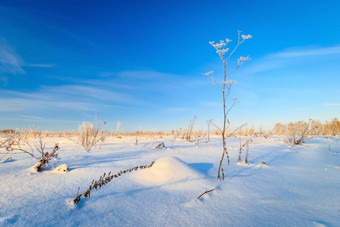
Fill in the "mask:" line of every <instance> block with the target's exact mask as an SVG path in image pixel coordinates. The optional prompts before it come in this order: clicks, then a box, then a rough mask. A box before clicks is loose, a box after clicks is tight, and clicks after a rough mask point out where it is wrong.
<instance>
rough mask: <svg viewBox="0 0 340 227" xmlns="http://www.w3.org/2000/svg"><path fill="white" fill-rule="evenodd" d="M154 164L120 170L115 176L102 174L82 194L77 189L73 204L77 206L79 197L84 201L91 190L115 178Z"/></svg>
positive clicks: (88, 196)
mask: <svg viewBox="0 0 340 227" xmlns="http://www.w3.org/2000/svg"><path fill="white" fill-rule="evenodd" d="M154 163H155V162H154V161H153V162H151V163H150V164H149V165H144V166H136V167H133V168H130V169H127V170H122V171H120V172H118V173H116V174H111V172H109V174H108V175H107V176H106V173H104V174H103V176H100V178H99V180H97V181H95V180H93V181H92V183H91V185H90V186H89V188H88V189H87V190H86V191H85V192H84V193H82V194H79V189H80V188H78V193H77V195H76V198H74V199H73V203H74V204H78V203H79V201H80V199H81V197H84V199H86V198H90V196H91V190H93V189H95V190H97V189H98V188H101V187H102V186H103V185H106V184H107V183H109V182H110V181H111V180H112V179H113V178H117V177H120V176H121V175H123V174H126V173H130V172H132V171H137V170H140V169H147V168H151V167H152V166H153V164H154Z"/></svg>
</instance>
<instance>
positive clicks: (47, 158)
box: [33, 144, 60, 172]
mask: <svg viewBox="0 0 340 227" xmlns="http://www.w3.org/2000/svg"><path fill="white" fill-rule="evenodd" d="M42 148H43V149H42V150H41V158H40V160H39V162H38V163H37V164H35V165H34V166H33V168H34V170H36V171H38V172H41V171H43V169H44V167H45V166H47V165H48V164H50V162H51V161H52V159H57V158H58V154H57V151H58V150H59V149H60V148H59V146H58V144H56V145H55V146H54V148H53V150H52V151H51V152H50V153H49V152H44V149H45V145H42Z"/></svg>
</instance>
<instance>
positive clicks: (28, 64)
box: [24, 63, 55, 68]
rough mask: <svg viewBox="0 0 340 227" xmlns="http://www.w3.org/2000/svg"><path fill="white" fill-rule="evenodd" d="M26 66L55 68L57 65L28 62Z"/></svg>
mask: <svg viewBox="0 0 340 227" xmlns="http://www.w3.org/2000/svg"><path fill="white" fill-rule="evenodd" d="M24 66H26V67H33V68H53V67H55V64H32V63H27V64H25V65H24Z"/></svg>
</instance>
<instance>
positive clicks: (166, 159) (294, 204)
mask: <svg viewBox="0 0 340 227" xmlns="http://www.w3.org/2000/svg"><path fill="white" fill-rule="evenodd" d="M283 139H284V138H282V137H281V138H280V137H270V138H269V139H264V138H260V137H258V138H255V139H253V143H251V144H250V146H249V165H245V164H237V156H238V148H239V139H238V138H232V139H228V148H229V152H230V153H231V164H230V166H226V164H225V166H224V172H225V180H224V181H218V180H217V179H216V176H217V168H218V162H219V158H220V156H221V140H220V138H214V139H212V140H211V141H210V143H204V141H206V140H203V139H202V141H201V143H200V147H199V148H197V147H196V145H195V144H193V143H187V142H185V141H183V140H175V139H174V138H172V137H168V138H165V139H161V140H158V141H154V140H153V139H144V140H143V139H140V141H141V142H140V143H139V144H138V145H134V144H133V141H134V140H135V138H133V137H130V138H123V139H117V138H111V139H110V138H109V139H107V140H106V142H105V144H103V145H102V146H101V147H100V148H99V147H97V148H95V149H93V150H91V151H90V152H89V153H87V152H85V151H84V150H83V149H82V148H81V146H79V144H78V142H77V139H76V138H69V139H61V138H47V139H44V141H45V142H46V143H47V148H48V149H47V150H48V151H50V150H52V148H53V146H54V144H55V143H59V146H60V150H59V158H60V159H59V164H67V165H72V166H71V168H70V171H68V172H66V173H64V174H60V173H56V172H54V171H52V170H47V171H44V172H40V173H37V172H36V173H34V172H32V171H31V170H30V168H31V167H32V166H33V165H34V164H35V163H36V162H37V160H35V159H33V158H32V157H30V156H29V155H27V154H19V153H15V154H11V155H9V156H11V157H12V159H11V160H8V161H5V162H4V159H3V160H2V161H1V162H0V226H94V225H97V226H340V138H339V137H327V138H324V137H317V138H313V139H310V140H308V141H307V142H306V143H305V144H304V145H303V146H295V147H289V146H288V145H287V144H285V143H283V142H282V141H283ZM246 140H247V138H242V142H244V141H246ZM159 142H164V144H165V146H166V148H165V149H155V147H156V146H157V145H158V144H159ZM243 158H244V154H243ZM152 161H156V162H155V164H154V165H153V166H152V167H151V168H149V169H142V170H138V171H136V172H132V173H127V174H124V175H122V176H121V177H119V178H115V179H113V180H112V181H111V182H110V183H108V184H107V185H104V186H103V187H102V188H101V189H99V190H97V191H93V192H92V193H91V198H90V199H87V200H84V199H82V200H81V201H80V203H79V204H78V205H72V204H71V203H70V202H69V201H70V200H72V199H74V197H75V196H76V194H77V191H78V187H80V193H82V192H84V191H85V190H86V189H87V188H88V187H89V185H90V184H91V182H92V180H93V179H95V180H97V179H98V178H99V177H100V176H101V175H102V174H103V173H104V172H106V173H108V172H110V171H111V172H112V173H116V172H119V171H120V170H125V169H129V168H131V167H134V166H140V165H148V164H150V163H151V162H152ZM262 161H264V162H265V163H266V164H267V166H266V165H263V164H261V162H262ZM210 189H214V190H213V191H212V192H209V193H207V194H206V195H204V196H202V197H201V198H200V199H197V197H198V196H199V195H201V194H202V193H203V192H204V191H206V190H210Z"/></svg>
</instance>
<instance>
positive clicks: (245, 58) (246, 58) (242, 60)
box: [237, 57, 251, 64]
mask: <svg viewBox="0 0 340 227" xmlns="http://www.w3.org/2000/svg"><path fill="white" fill-rule="evenodd" d="M249 60H251V58H249V57H239V58H238V59H237V63H238V64H240V63H243V62H245V61H249Z"/></svg>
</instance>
